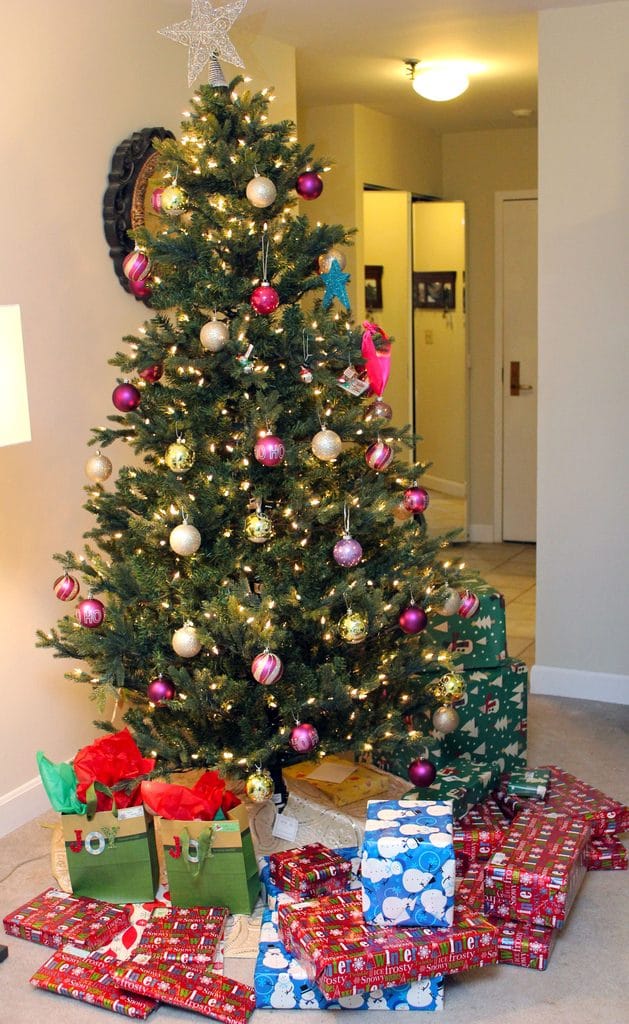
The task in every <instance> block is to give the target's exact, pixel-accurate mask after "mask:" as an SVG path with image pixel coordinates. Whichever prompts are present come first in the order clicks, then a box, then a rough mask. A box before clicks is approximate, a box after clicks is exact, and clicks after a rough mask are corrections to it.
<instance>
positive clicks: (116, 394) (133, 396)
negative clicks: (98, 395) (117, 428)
mask: <svg viewBox="0 0 629 1024" xmlns="http://www.w3.org/2000/svg"><path fill="white" fill-rule="evenodd" d="M141 398H142V396H141V394H140V392H139V391H138V389H137V388H136V387H135V386H134V385H133V384H129V382H128V381H125V383H124V384H119V385H118V387H116V388H114V390H113V393H112V396H111V400H112V402H113V403H114V405H115V406H116V409H118V411H119V412H133V410H134V409H137V407H138V405H139V404H140V399H141Z"/></svg>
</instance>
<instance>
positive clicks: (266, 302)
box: [249, 281, 280, 316]
mask: <svg viewBox="0 0 629 1024" xmlns="http://www.w3.org/2000/svg"><path fill="white" fill-rule="evenodd" d="M249 301H250V303H251V306H252V308H253V309H254V310H255V312H256V313H258V314H259V315H260V316H268V315H269V313H273V312H274V311H275V310H276V309H277V307H278V306H279V304H280V297H279V295H278V294H277V292H276V291H275V288H272V287H271V285H270V284H269V282H268V281H263V282H262V284H260V285H258V287H257V288H254V289H253V291H252V293H251V298H250V299H249Z"/></svg>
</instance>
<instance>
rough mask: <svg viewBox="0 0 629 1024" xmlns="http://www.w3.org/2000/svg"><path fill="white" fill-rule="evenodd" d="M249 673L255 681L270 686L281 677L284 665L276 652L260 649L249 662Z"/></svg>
mask: <svg viewBox="0 0 629 1024" xmlns="http://www.w3.org/2000/svg"><path fill="white" fill-rule="evenodd" d="M251 674H252V676H253V678H254V679H255V681H256V682H257V683H262V686H270V685H271V684H272V683H276V682H277V681H278V679H281V678H282V676H283V674H284V666H283V664H282V661H281V659H280V658H278V656H277V654H273V652H272V651H262V653H261V654H256V656H255V658H254V659H253V661H252V662H251Z"/></svg>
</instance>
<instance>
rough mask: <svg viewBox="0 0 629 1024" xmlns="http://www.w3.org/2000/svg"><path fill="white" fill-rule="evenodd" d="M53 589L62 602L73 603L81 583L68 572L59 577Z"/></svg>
mask: <svg viewBox="0 0 629 1024" xmlns="http://www.w3.org/2000/svg"><path fill="white" fill-rule="evenodd" d="M52 589H53V590H54V592H55V594H56V596H57V597H58V598H59V600H60V601H72V600H73V599H74V598H75V597H76V595H77V594H78V592H79V590H80V586H79V581H78V580H75V578H74V576H70V574H69V573H67V572H66V573H64V574H63V576H58V577H57V579H56V580H55V582H54V583H53V585H52Z"/></svg>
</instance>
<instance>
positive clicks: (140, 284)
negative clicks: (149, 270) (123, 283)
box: [129, 281, 152, 299]
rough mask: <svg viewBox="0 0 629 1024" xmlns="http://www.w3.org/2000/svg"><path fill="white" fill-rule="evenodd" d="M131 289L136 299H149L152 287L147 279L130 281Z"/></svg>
mask: <svg viewBox="0 0 629 1024" xmlns="http://www.w3.org/2000/svg"><path fill="white" fill-rule="evenodd" d="M129 291H130V292H131V294H132V295H135V297H136V299H148V297H149V295H150V294H151V291H152V289H151V288H150V286H149V284H148V282H147V281H129Z"/></svg>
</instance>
